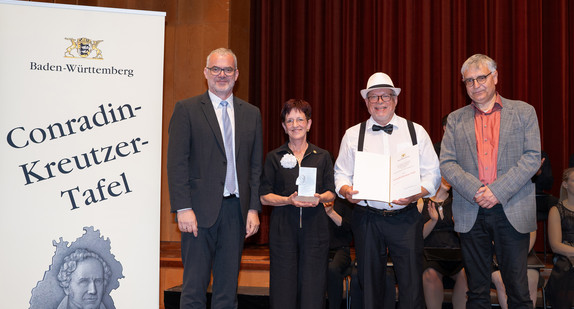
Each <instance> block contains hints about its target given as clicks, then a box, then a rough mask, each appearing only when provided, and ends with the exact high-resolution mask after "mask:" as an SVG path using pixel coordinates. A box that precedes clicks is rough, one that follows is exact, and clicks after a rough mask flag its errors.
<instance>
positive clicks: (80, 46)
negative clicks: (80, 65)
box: [64, 38, 104, 60]
mask: <svg viewBox="0 0 574 309" xmlns="http://www.w3.org/2000/svg"><path fill="white" fill-rule="evenodd" d="M65 39H66V40H68V41H70V43H71V45H70V46H68V48H66V52H65V53H64V57H66V58H87V59H98V60H103V59H104V58H103V56H102V50H101V49H99V48H98V45H99V44H100V43H101V42H103V41H104V40H91V39H88V38H78V39H74V38H65ZM92 54H94V56H93V57H90V55H92Z"/></svg>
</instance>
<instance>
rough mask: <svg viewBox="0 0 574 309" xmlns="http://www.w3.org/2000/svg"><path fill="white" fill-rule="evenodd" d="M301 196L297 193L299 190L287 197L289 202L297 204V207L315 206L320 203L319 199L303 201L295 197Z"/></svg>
mask: <svg viewBox="0 0 574 309" xmlns="http://www.w3.org/2000/svg"><path fill="white" fill-rule="evenodd" d="M297 196H299V195H298V194H297V191H295V192H293V194H291V195H289V197H288V198H287V199H288V201H289V204H291V205H293V206H295V207H315V206H317V205H318V204H319V201H317V202H313V203H311V202H301V201H297V200H295V198H296V197H297Z"/></svg>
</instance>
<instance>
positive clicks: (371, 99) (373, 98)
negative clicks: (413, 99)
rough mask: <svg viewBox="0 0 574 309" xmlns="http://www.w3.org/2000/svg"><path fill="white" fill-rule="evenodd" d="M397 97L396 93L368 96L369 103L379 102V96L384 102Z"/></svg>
mask: <svg viewBox="0 0 574 309" xmlns="http://www.w3.org/2000/svg"><path fill="white" fill-rule="evenodd" d="M394 97H396V95H394V94H386V93H385V94H382V95H370V96H368V97H367V100H368V101H369V103H372V104H374V103H377V102H379V98H380V99H381V100H383V102H389V101H390V100H391V99H392V98H394Z"/></svg>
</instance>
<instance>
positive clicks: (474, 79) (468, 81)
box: [462, 72, 493, 87]
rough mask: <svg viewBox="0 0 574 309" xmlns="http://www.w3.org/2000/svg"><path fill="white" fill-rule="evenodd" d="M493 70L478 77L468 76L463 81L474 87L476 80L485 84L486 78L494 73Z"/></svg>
mask: <svg viewBox="0 0 574 309" xmlns="http://www.w3.org/2000/svg"><path fill="white" fill-rule="evenodd" d="M492 73H493V72H490V73H488V74H486V75H480V76H477V77H476V78H467V79H463V80H462V82H463V83H464V85H465V86H467V87H472V86H474V81H476V82H477V83H479V84H484V83H485V82H486V79H487V78H488V76H489V75H490V74H492Z"/></svg>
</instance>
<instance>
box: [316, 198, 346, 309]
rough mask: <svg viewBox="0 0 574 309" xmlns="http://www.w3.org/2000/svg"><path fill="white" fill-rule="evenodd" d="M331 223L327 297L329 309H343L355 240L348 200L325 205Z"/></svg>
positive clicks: (337, 199)
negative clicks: (345, 282) (343, 296)
mask: <svg viewBox="0 0 574 309" xmlns="http://www.w3.org/2000/svg"><path fill="white" fill-rule="evenodd" d="M323 205H324V206H325V212H326V213H327V216H329V218H330V219H331V220H330V221H329V272H328V275H327V297H328V301H329V309H339V308H341V300H342V295H343V280H344V279H345V276H347V275H350V272H348V271H349V269H350V267H351V250H350V248H349V246H350V244H351V241H352V240H353V234H352V233H351V218H352V215H353V204H351V203H349V202H348V201H347V200H344V199H341V198H336V199H335V201H333V202H330V203H324V204H323Z"/></svg>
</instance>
